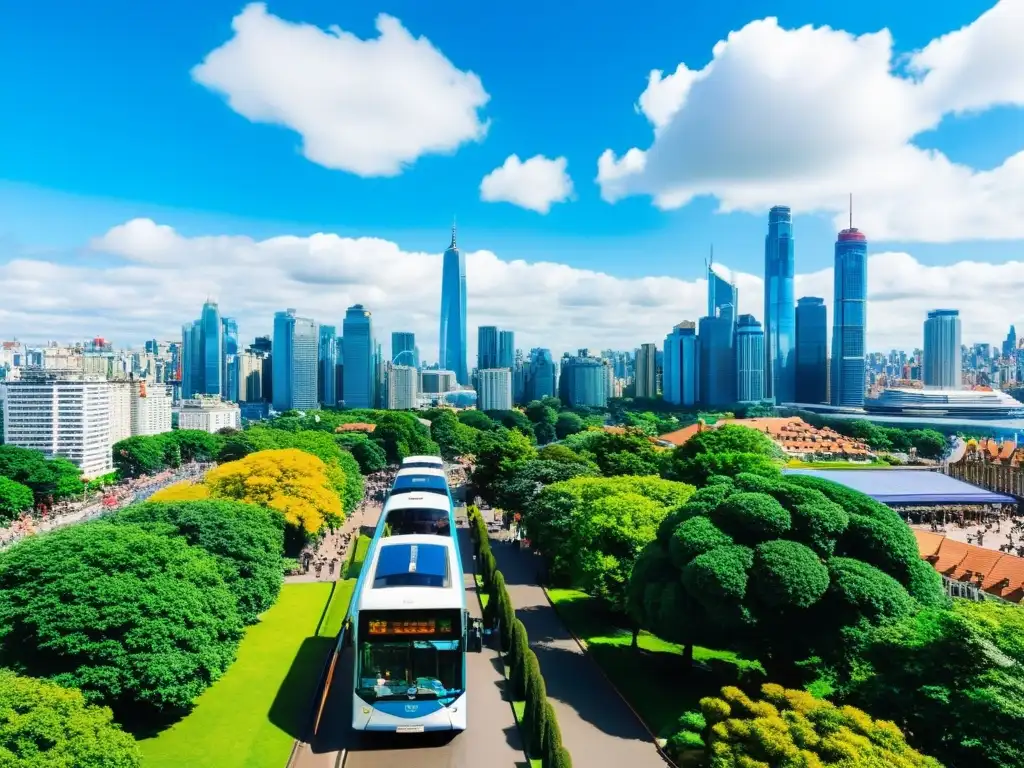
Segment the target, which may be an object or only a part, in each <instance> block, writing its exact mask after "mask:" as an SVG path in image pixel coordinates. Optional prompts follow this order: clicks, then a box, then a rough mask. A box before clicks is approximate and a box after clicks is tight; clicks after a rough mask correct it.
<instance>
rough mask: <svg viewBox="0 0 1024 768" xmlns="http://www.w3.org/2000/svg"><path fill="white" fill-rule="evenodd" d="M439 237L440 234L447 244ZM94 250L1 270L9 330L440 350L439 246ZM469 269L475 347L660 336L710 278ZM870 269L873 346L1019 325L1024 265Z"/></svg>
mask: <svg viewBox="0 0 1024 768" xmlns="http://www.w3.org/2000/svg"><path fill="white" fill-rule="evenodd" d="M444 240H445V238H444V237H443V233H439V242H440V245H439V248H440V247H443V245H444ZM463 245H464V246H466V245H471V244H470V243H463ZM90 248H91V250H92V251H93V252H94V253H95V252H103V253H107V254H112V255H113V256H115V257H118V258H116V259H115V262H116V265H114V266H111V263H112V262H111V259H110V257H107V258H106V259H103V260H100V259H95V258H93V259H89V258H81V259H78V260H76V261H75V262H74V263H73V264H59V263H55V262H51V261H47V260H45V258H44V257H35V258H17V259H15V260H13V261H10V262H7V263H5V264H0V284H2V285H3V286H4V302H3V305H2V306H0V328H2V329H5V330H4V331H3V332H4V333H6V334H10V335H12V336H17V337H18V338H20V339H22V340H24V341H27V342H44V341H47V340H51V339H52V340H60V341H73V340H81V339H85V338H91V337H92V336H94V335H99V336H103V337H106V338H108V339H112V340H114V341H115V342H116V343H118V344H134V345H137V344H139V343H141V341H143V340H144V339H148V338H153V337H157V338H161V339H173V338H176V337H177V336H179V335H180V330H181V325H182V323H184V322H187V321H190V320H192V319H193V318H194V317H196V316H198V314H199V310H200V307H201V306H202V303H203V302H204V301H205V300H206V298H207V297H208V296H209V297H213V298H214V299H216V300H217V301H218V302H219V304H220V307H221V311H222V312H223V313H224V314H225V315H229V316H233V317H236V318H237V319H238V322H239V326H240V330H241V332H242V336H243V339H244V340H245V341H246V343H248V341H249V340H251V339H252V337H254V336H256V335H259V334H265V333H269V332H270V330H271V324H272V318H273V313H274V312H275V311H278V310H281V309H284V308H286V307H295V308H296V309H297V310H298V311H299V312H300V313H303V314H305V315H308V316H311V317H313V318H315V319H316V320H317V321H319V322H321V323H327V324H334V325H337V326H338V329H339V331H340V330H341V319H342V317H343V315H344V312H345V308H346V307H348V306H350V305H352V304H355V303H363V304H365V305H366V306H367V307H368V308H369V309H370V310H371V311H372V312H373V319H374V324H375V328H376V333H377V336H378V339H379V340H380V341H381V343H382V344H383V346H384V349H385V350H386V351H387V350H389V349H390V333H391V331H395V330H409V331H414V332H415V333H416V335H417V341H418V343H419V345H420V347H421V350H422V352H423V355H424V359H426V360H433V359H436V356H437V335H438V307H439V304H440V282H441V280H440V275H441V254H440V252H438V253H417V252H406V251H403V250H402V249H401V247H400V246H398V245H397V244H395V243H393V242H389V241H387V240H382V239H379V238H372V237H363V238H358V239H350V238H342V237H338V236H337V235H332V234H317V235H313V236H310V237H291V236H283V237H274V238H270V239H267V240H253V239H250V238H248V237H239V236H231V237H216V236H215V237H185V236H183V235H181V234H179V233H177V232H176V231H175V230H173V229H172V228H170V227H166V226H160V225H158V224H156V223H154V222H153V221H150V220H148V219H136V220H133V221H129V222H127V223H126V224H123V225H121V226H118V227H114V228H113V229H111V230H110V231H109V232H107V233H106V234H105V235H103V236H102V237H99V238H97V239H96V240H94V241H93V242H92V243H91V246H90ZM716 266H717V265H716ZM466 270H467V283H468V293H469V334H468V336H469V340H470V349H471V355H472V354H475V337H476V327H477V326H479V325H488V324H495V325H498V326H500V327H503V328H510V329H512V330H514V331H515V333H516V343H517V345H518V346H519V347H520V348H523V349H527V350H528V349H530V348H531V347H534V346H546V347H550V348H552V349H553V350H554V351H555V352H556V353H558V354H560V353H561V352H562V351H565V350H574V349H577V348H579V347H590V348H592V349H606V348H609V347H610V348H613V349H633V348H635V347H636V346H637V345H639V344H641V343H643V342H656V343H658V344H660V343H661V341H662V339H664V337H665V334H666V333H668V331H669V330H670V329H671V328H672V327H673V326H674V325H675V324H677V323H679V322H680V321H682V320H687V319H688V320H697V319H698V318H699V317H700V316H701V315H702V314H704V311H705V310H706V307H707V299H706V296H707V284H706V282H705V281H704V280H690V281H686V280H679V279H676V278H670V277H647V278H641V279H623V278H618V277H613V276H611V275H608V274H603V273H600V272H595V271H590V270H584V269H578V268H575V267H570V266H567V265H565V264H558V263H554V262H534V263H528V262H525V261H503V260H502V259H500V258H499V257H498V256H497V255H495V254H494V253H492V252H490V251H487V250H476V251H472V252H468V253H467V257H466ZM868 271H869V292H870V304H869V307H868V342H869V347H870V349H872V350H881V351H887V350H889V349H891V348H893V347H899V348H903V349H912V348H914V347H916V346H920V344H921V335H922V330H921V328H922V323H923V322H924V318H925V313H926V312H927V310H929V309H934V308H937V307H945V306H949V305H952V306H953V307H956V308H959V309H960V310H961V314H962V317H963V338H964V342H965V343H972V342H975V341H989V342H997V341H1000V340H1001V339H1002V338H1003V337H1004V336H1005V334H1006V331H1007V328H1008V326H1009V324H1010V323H1012V322H1014V321H1017V322H1018V325H1020V321H1021V320H1022V319H1024V318H1021V316H1020V313H1019V311H1017V310H1018V309H1019V307H1020V296H1021V295H1024V262H1008V263H1005V264H985V263H972V262H962V263H959V264H954V265H951V266H945V267H930V266H925V265H923V264H921V263H919V262H918V261H916V260H915V259H914V258H913V257H912V256H910V255H909V254H906V253H880V254H875V255H873V256H872V257H871V258H870V261H869V268H868ZM722 272H723V274H728V275H730V276H731V278H733V279H735V281H736V283H737V286H738V288H739V295H740V301H739V305H740V311H741V312H749V313H751V314H753V315H755V316H756V317H758V318H761V317H762V315H763V284H762V281H761V279H760V277H757V276H754V275H750V274H746V273H743V272H738V271H735V270H733V271H731V272H728V271H726V270H724V267H723V268H722ZM951 286H955V290H953V292H952V293H951ZM796 295H797V296H806V295H814V296H821V297H823V298H824V299H825V300H826V302H827V303H831V300H832V270H830V269H829V270H823V271H820V272H815V273H812V274H805V275H799V276H798V277H797V284H796ZM473 359H475V358H473V357H471V361H472V360H473Z"/></svg>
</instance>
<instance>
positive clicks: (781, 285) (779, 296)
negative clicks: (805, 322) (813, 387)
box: [764, 205, 796, 403]
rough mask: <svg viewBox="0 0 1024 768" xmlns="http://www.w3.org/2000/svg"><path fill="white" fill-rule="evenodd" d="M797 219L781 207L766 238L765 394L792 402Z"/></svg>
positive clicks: (772, 217)
mask: <svg viewBox="0 0 1024 768" xmlns="http://www.w3.org/2000/svg"><path fill="white" fill-rule="evenodd" d="M795 258H796V257H795V251H794V243H793V217H792V213H791V212H790V209H789V208H788V207H787V206H784V205H777V206H775V207H774V208H772V209H771V210H770V211H769V212H768V234H767V235H766V236H765V239H764V348H765V367H764V371H765V395H766V397H767V398H769V399H772V400H774V401H775V402H776V403H791V402H793V399H794V397H795V395H796V305H795V304H794V301H793V283H794V271H795V266H796V265H795Z"/></svg>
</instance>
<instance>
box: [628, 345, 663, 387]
mask: <svg viewBox="0 0 1024 768" xmlns="http://www.w3.org/2000/svg"><path fill="white" fill-rule="evenodd" d="M633 395H634V397H637V398H646V399H648V400H653V399H654V398H656V397H657V396H658V347H657V345H655V344H641V345H640V348H639V349H638V350H637V351H636V365H635V367H634V372H633Z"/></svg>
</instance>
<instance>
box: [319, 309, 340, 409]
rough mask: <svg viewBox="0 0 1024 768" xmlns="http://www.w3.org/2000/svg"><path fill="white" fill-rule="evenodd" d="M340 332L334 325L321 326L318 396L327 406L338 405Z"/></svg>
mask: <svg viewBox="0 0 1024 768" xmlns="http://www.w3.org/2000/svg"><path fill="white" fill-rule="evenodd" d="M337 337H338V332H337V329H336V328H335V327H334V326H333V325H321V326H320V340H319V349H318V351H317V374H316V396H317V400H319V401H320V403H321V404H322V405H325V406H331V407H333V406H335V405H337V404H338V387H337V373H336V371H335V367H336V366H337V363H338V338H337Z"/></svg>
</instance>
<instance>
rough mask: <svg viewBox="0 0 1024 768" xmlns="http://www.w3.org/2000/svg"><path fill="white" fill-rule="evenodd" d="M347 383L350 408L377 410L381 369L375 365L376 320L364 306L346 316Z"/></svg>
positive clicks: (345, 378) (347, 401)
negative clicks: (378, 369)
mask: <svg viewBox="0 0 1024 768" xmlns="http://www.w3.org/2000/svg"><path fill="white" fill-rule="evenodd" d="M342 335H343V336H344V339H345V341H344V349H343V354H344V365H345V369H344V381H345V387H344V389H345V407H346V408H373V407H374V404H375V403H376V396H377V393H376V386H375V384H376V381H377V366H376V365H375V361H374V352H375V349H376V347H375V344H374V341H373V320H372V316H371V314H370V312H369V310H367V309H366V308H365V307H363V305H362V304H356V305H355V306H352V307H349V308H348V310H347V311H346V312H345V322H344V325H343V332H342Z"/></svg>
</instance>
